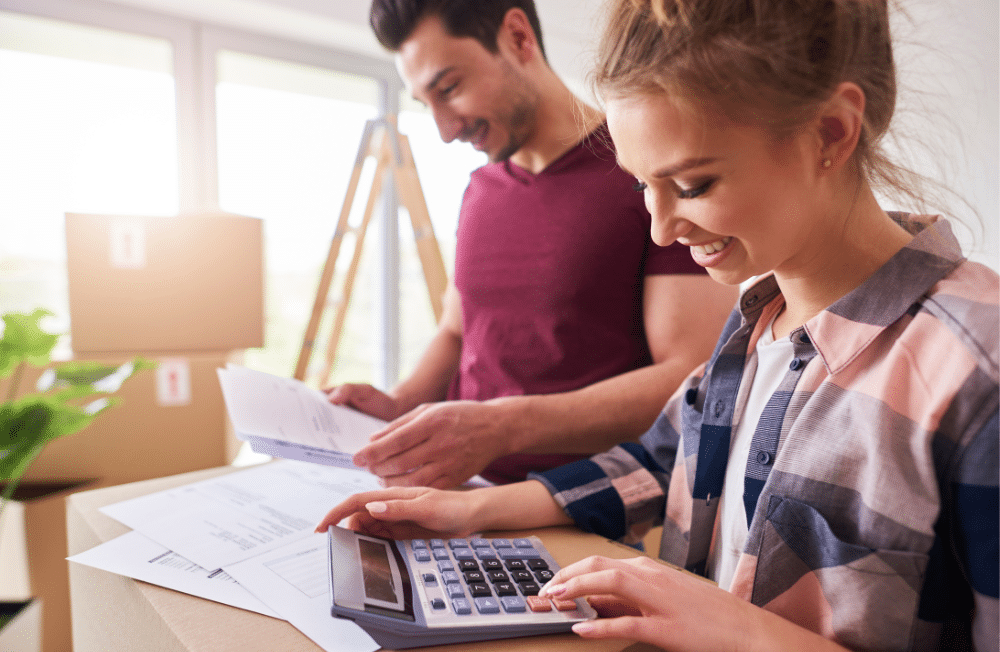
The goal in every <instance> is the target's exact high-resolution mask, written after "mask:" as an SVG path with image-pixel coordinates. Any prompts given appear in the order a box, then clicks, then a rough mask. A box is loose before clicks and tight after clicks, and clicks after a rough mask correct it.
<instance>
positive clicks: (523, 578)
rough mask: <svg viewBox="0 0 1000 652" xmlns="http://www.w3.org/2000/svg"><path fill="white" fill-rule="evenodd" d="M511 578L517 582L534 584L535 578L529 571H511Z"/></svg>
mask: <svg viewBox="0 0 1000 652" xmlns="http://www.w3.org/2000/svg"><path fill="white" fill-rule="evenodd" d="M510 578H511V579H512V580H514V581H515V582H534V581H535V576H534V575H532V574H531V573H529V572H528V571H523V570H520V571H511V572H510Z"/></svg>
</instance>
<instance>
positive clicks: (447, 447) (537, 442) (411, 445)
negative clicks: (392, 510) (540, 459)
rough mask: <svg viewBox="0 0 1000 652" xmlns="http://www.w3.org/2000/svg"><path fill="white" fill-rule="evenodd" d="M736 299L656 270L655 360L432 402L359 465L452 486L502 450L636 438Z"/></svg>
mask: <svg viewBox="0 0 1000 652" xmlns="http://www.w3.org/2000/svg"><path fill="white" fill-rule="evenodd" d="M736 296H737V289H736V288H734V287H726V286H723V285H720V284H718V283H716V282H715V281H713V280H712V279H710V278H709V277H707V276H701V275H655V276H649V277H647V279H646V286H645V291H644V306H645V307H644V319H645V326H646V337H647V340H648V342H649V348H650V351H651V352H652V355H653V361H654V364H652V365H650V366H647V367H644V368H642V369H636V370H634V371H630V372H627V373H624V374H621V375H619V376H615V377H613V378H609V379H607V380H604V381H601V382H598V383H595V384H593V385H591V386H589V387H585V388H582V389H579V390H575V391H572V392H565V393H561V394H545V395H533V396H511V397H503V398H498V399H493V400H490V401H484V402H475V401H448V402H444V403H434V404H424V405H421V406H420V407H418V408H417V409H415V410H413V411H411V412H408V413H407V414H405V415H404V416H402V417H400V418H399V419H397V420H395V421H394V422H393V423H392V424H390V425H389V426H388V427H387V428H386V429H385V430H383V431H382V432H381V433H377V434H376V435H375V436H373V438H372V443H371V444H370V445H369V446H367V447H365V448H364V449H363V450H362V451H360V452H359V453H358V455H356V456H355V459H354V462H355V464H358V465H359V466H366V467H368V468H370V469H371V471H372V472H373V473H375V474H377V475H379V476H381V477H382V478H384V479H385V480H386V482H387V484H389V485H400V486H421V485H423V486H431V487H441V488H446V487H453V486H455V485H457V484H460V483H462V482H464V481H465V480H467V479H468V478H470V477H471V476H473V475H475V474H477V473H479V472H480V471H482V470H483V469H484V468H486V466H487V465H488V464H489V463H490V462H492V461H493V460H495V459H496V458H498V457H501V456H503V455H508V454H511V453H515V452H522V451H529V452H536V453H580V454H591V453H598V452H601V451H604V450H607V449H608V448H610V447H611V446H613V445H615V444H617V443H620V442H622V441H630V440H635V439H636V438H637V437H638V436H639V435H641V434H642V433H643V432H645V431H646V430H648V429H649V427H650V426H651V425H652V423H653V421H654V420H655V419H656V416H657V415H658V414H659V412H660V410H661V409H662V408H663V406H664V405H665V404H666V402H667V399H668V398H669V397H670V395H671V394H672V393H673V392H674V390H675V389H676V388H677V387H678V386H679V385H680V383H681V381H682V380H683V379H684V378H686V377H687V376H688V375H689V374H690V373H691V371H693V370H694V369H695V368H696V367H697V366H698V365H699V364H701V363H702V362H704V361H705V360H707V359H708V358H709V357H710V356H711V354H712V349H713V347H714V345H715V341H716V339H717V338H718V335H719V333H720V332H721V331H722V327H723V325H724V323H725V320H726V318H727V317H728V315H729V312H730V310H731V309H732V307H733V305H734V304H735V301H736Z"/></svg>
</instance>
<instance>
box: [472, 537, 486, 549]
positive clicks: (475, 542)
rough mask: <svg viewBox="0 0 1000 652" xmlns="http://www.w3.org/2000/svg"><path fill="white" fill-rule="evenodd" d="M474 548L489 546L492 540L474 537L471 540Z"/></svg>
mask: <svg viewBox="0 0 1000 652" xmlns="http://www.w3.org/2000/svg"><path fill="white" fill-rule="evenodd" d="M469 544H470V545H471V546H472V547H473V548H489V547H490V542H489V541H487V540H486V539H473V540H472V541H470V542H469Z"/></svg>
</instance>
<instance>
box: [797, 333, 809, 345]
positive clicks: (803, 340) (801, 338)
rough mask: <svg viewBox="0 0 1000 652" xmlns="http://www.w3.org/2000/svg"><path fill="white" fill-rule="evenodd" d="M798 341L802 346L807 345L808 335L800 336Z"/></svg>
mask: <svg viewBox="0 0 1000 652" xmlns="http://www.w3.org/2000/svg"><path fill="white" fill-rule="evenodd" d="M799 341H800V342H802V343H803V344H809V342H810V340H809V334H808V333H802V335H800V336H799Z"/></svg>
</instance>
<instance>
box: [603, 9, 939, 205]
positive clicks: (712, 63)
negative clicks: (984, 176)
mask: <svg viewBox="0 0 1000 652" xmlns="http://www.w3.org/2000/svg"><path fill="white" fill-rule="evenodd" d="M591 81H592V82H593V84H594V86H595V87H596V90H597V93H598V95H600V96H603V97H604V98H612V97H615V96H627V95H633V94H644V93H656V92H666V93H667V94H668V95H670V96H671V97H672V98H674V99H675V100H676V101H677V102H679V103H680V104H681V105H685V104H687V105H689V106H691V107H692V108H695V107H699V106H702V105H705V104H707V105H710V106H713V107H715V108H718V109H720V110H721V111H723V112H724V113H725V114H726V115H727V116H728V117H729V118H731V119H733V120H735V121H737V122H740V123H752V124H755V125H758V126H761V127H764V128H766V129H768V130H769V131H771V133H773V134H775V135H776V136H778V137H781V136H783V135H787V134H790V133H793V132H794V131H795V129H796V128H797V127H800V126H802V125H803V124H805V123H806V122H808V121H809V120H811V119H813V118H814V117H815V116H816V115H817V114H818V111H819V110H820V108H821V107H822V106H823V104H824V103H825V102H826V101H828V100H829V99H830V97H831V96H832V94H833V92H834V90H835V89H836V88H837V86H838V85H839V84H840V83H841V82H845V81H849V82H854V83H855V84H857V85H858V86H859V87H860V88H861V89H862V91H864V94H865V111H864V116H863V126H862V130H861V136H860V139H859V142H858V145H857V148H856V150H855V161H856V164H857V168H858V170H859V172H860V174H862V175H863V176H864V177H865V178H867V179H868V180H869V181H870V182H872V183H873V184H874V185H879V186H883V187H885V186H888V187H889V189H894V190H896V191H899V192H901V193H903V194H905V195H908V196H911V197H913V198H916V199H919V198H920V193H919V191H918V189H917V186H919V185H920V184H919V179H918V177H917V175H914V174H913V173H910V172H908V171H907V170H905V169H904V168H901V167H899V166H896V165H894V164H893V163H892V162H891V161H889V160H888V159H887V158H886V157H885V155H884V154H883V152H882V149H881V147H880V141H881V140H882V137H883V136H884V135H885V134H886V132H887V131H888V128H889V123H890V121H891V120H892V115H893V111H894V109H895V104H896V66H895V63H894V61H893V51H892V38H891V36H890V33H889V11H888V6H887V0H612V2H611V3H610V7H609V8H608V16H607V21H606V28H605V30H604V34H603V37H602V39H601V43H600V46H599V49H598V55H597V63H596V66H595V69H594V71H593V73H592V77H591Z"/></svg>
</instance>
